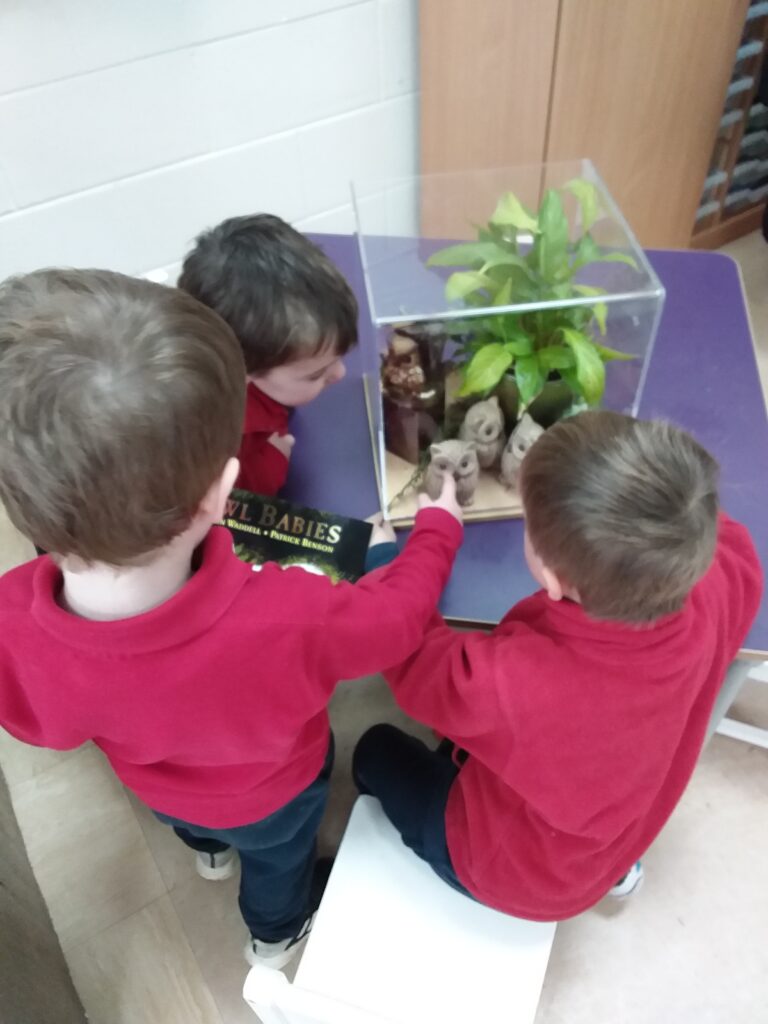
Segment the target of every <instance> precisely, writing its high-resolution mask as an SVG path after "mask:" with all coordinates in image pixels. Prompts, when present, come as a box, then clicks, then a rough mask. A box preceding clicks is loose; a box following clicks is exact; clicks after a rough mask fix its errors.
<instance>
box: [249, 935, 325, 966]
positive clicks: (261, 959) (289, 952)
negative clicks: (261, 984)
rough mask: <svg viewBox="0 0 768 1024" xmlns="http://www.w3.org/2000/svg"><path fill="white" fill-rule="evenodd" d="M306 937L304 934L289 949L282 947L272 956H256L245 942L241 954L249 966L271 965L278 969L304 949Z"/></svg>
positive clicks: (251, 947) (250, 946)
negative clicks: (280, 950)
mask: <svg viewBox="0 0 768 1024" xmlns="http://www.w3.org/2000/svg"><path fill="white" fill-rule="evenodd" d="M308 938H309V936H308V935H305V936H304V937H303V938H301V939H299V941H298V942H295V943H294V944H293V945H292V946H291V947H290V949H284V950H283V951H282V952H281V953H275V955H274V956H257V955H256V953H254V952H253V946H252V945H251V944H250V942H246V944H245V949H244V950H243V956H244V957H245V961H246V963H248V964H250V965H251V967H256V966H261V967H271V968H272V969H273V970H275V971H279V970H281V968H283V967H286V966H287V965H288V964H289V963H290V962H291V960H293V959H294V957H296V956H297V955H298V954H299V953H300V952H301V951H302V950H303V949H304V946H305V944H306V941H307V939H308Z"/></svg>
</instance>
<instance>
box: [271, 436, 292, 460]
mask: <svg viewBox="0 0 768 1024" xmlns="http://www.w3.org/2000/svg"><path fill="white" fill-rule="evenodd" d="M267 440H268V441H269V443H270V444H271V445H273V446H274V447H275V448H277V450H278V451H279V452H280V454H281V455H284V456H285V457H286V459H290V457H291V449H292V448H293V446H294V445H295V444H296V438H295V437H294V436H293V434H270V436H269V437H268V438H267Z"/></svg>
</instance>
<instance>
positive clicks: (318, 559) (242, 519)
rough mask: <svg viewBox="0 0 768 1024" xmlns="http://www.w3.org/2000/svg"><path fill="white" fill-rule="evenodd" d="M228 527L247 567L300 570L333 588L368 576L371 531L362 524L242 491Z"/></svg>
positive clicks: (229, 509) (232, 504) (231, 502)
mask: <svg viewBox="0 0 768 1024" xmlns="http://www.w3.org/2000/svg"><path fill="white" fill-rule="evenodd" d="M223 524H224V526H226V527H227V528H228V529H229V530H230V531H231V533H232V536H233V537H234V542H235V553H236V554H237V556H238V558H241V559H242V560H243V561H244V562H248V563H249V564H251V565H253V566H261V565H263V564H264V562H277V563H278V564H279V565H282V566H285V567H288V566H300V567H301V568H303V569H306V570H308V571H309V572H316V573H322V574H324V575H326V576H329V577H330V578H331V579H332V580H333V581H334V583H337V582H338V581H339V580H348V581H349V582H354V581H355V580H357V579H359V578H360V577H361V576H362V575H363V571H364V566H365V556H366V552H367V550H368V542H369V541H370V538H371V530H372V527H371V524H370V523H365V522H363V521H362V520H360V519H348V518H347V517H346V516H340V515H336V514H334V513H333V512H321V511H319V510H318V509H314V508H305V507H304V506H301V505H295V504H293V503H292V502H290V501H285V500H283V499H282V498H270V497H264V496H262V495H260V494H251V493H250V492H249V491H242V490H239V489H235V490H234V491H232V493H231V494H230V496H229V498H228V499H227V505H226V509H225V512H224V519H223Z"/></svg>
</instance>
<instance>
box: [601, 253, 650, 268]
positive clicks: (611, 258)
mask: <svg viewBox="0 0 768 1024" xmlns="http://www.w3.org/2000/svg"><path fill="white" fill-rule="evenodd" d="M597 262H598V263H626V264H627V266H628V267H632V269H633V270H639V269H640V268H639V267H638V265H637V260H636V259H635V258H634V256H630V255H629V253H628V252H606V253H603V255H602V256H600V257H599V259H598V261H597Z"/></svg>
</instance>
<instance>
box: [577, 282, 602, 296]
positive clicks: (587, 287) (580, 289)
mask: <svg viewBox="0 0 768 1024" xmlns="http://www.w3.org/2000/svg"><path fill="white" fill-rule="evenodd" d="M571 288H572V289H573V290H574V291H575V292H577V293H578V294H579V295H587V296H592V295H605V288H595V287H593V286H592V285H591V284H572V285H571Z"/></svg>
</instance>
